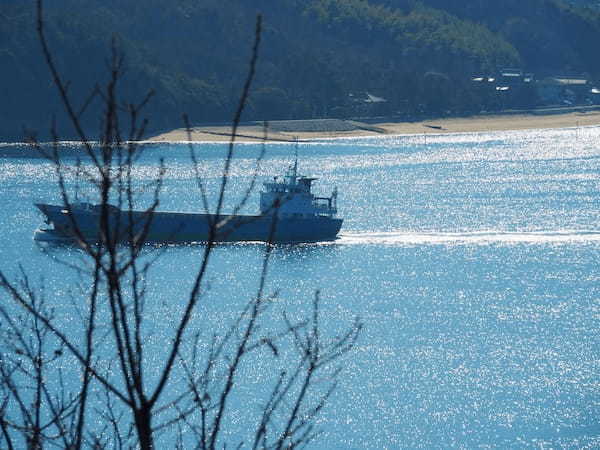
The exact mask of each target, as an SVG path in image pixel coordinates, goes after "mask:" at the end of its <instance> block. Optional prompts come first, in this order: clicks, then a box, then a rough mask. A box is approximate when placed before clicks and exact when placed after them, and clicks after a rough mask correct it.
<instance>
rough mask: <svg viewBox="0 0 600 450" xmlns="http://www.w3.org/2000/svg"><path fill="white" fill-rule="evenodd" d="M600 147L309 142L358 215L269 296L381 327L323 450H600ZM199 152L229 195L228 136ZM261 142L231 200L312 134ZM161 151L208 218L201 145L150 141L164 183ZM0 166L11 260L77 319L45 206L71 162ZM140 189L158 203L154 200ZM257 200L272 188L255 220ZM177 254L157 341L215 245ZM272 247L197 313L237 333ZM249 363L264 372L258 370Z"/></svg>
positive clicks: (320, 167) (287, 259) (333, 409)
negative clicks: (235, 325) (45, 227)
mask: <svg viewBox="0 0 600 450" xmlns="http://www.w3.org/2000/svg"><path fill="white" fill-rule="evenodd" d="M598 142H600V128H597V127H589V128H577V129H575V128H573V129H560V130H533V131H518V132H494V133H470V134H452V135H447V134H438V135H432V134H427V135H413V136H402V137H388V136H385V137H377V138H373V137H370V138H354V139H350V138H349V139H337V140H322V141H319V142H312V143H301V144H300V145H299V148H298V152H299V167H300V172H301V173H302V174H304V175H307V176H315V177H318V178H319V181H318V182H317V183H316V186H315V190H316V191H317V193H320V194H323V195H329V193H330V192H331V190H332V189H333V188H334V187H337V188H338V191H339V198H338V209H339V215H340V216H341V217H343V218H344V225H343V227H342V231H341V235H340V238H339V239H338V240H337V241H335V242H330V243H322V244H311V245H287V246H278V247H276V248H275V250H274V253H273V257H272V265H271V269H270V272H269V275H268V287H267V290H268V292H277V293H278V298H279V299H280V304H281V308H282V309H287V310H289V311H292V312H299V313H300V312H302V311H305V310H306V311H308V310H309V308H310V304H311V299H312V297H313V295H314V291H315V290H316V289H319V290H320V292H321V298H322V314H323V316H324V318H323V322H322V323H323V324H324V326H325V327H326V328H327V330H328V331H330V332H331V333H332V334H335V331H336V330H337V329H342V328H343V327H345V326H348V325H349V324H350V323H351V321H352V320H353V318H354V317H356V316H359V317H360V318H361V320H362V321H363V323H364V330H363V333H362V335H361V337H360V340H359V344H358V347H357V348H356V349H355V350H354V351H353V352H352V354H351V357H350V358H347V359H346V360H345V363H344V364H345V366H346V367H345V371H344V372H343V375H342V378H341V379H342V382H341V384H340V387H339V389H338V390H337V392H336V394H335V395H334V396H333V397H332V399H331V400H330V403H329V404H328V406H327V408H326V410H325V412H324V414H323V416H321V418H320V420H319V424H318V425H319V427H320V428H321V429H322V430H323V432H324V433H323V435H321V436H320V437H319V438H318V440H317V441H315V443H313V445H312V446H313V448H357V449H358V448H360V449H362V448H373V449H375V448H377V449H378V448H419V447H420V448H451V447H455V448H456V447H458V448H460V447H469V448H472V447H483V448H511V447H513V448H516V447H518V448H523V447H525V448H582V447H588V448H592V447H598V446H600V424H599V418H600V341H599V338H600V331H599V330H600V284H599V277H600V275H599V269H598V267H599V264H598V263H599V261H600V146H599V145H598ZM69 149H70V154H71V155H73V154H76V153H77V149H76V147H69ZM195 150H196V151H197V157H198V158H199V160H200V168H199V171H200V173H201V175H202V176H203V177H204V179H205V181H206V183H207V187H208V190H209V192H215V191H216V189H217V187H218V182H219V178H218V175H219V174H220V171H221V168H222V159H221V158H222V156H223V154H224V150H225V146H224V145H222V144H196V145H195ZM261 151H262V146H261V145H259V144H240V145H238V146H237V147H236V154H235V158H234V162H233V168H232V175H231V180H230V184H229V188H228V193H229V195H228V200H227V204H226V208H225V209H228V208H232V207H233V205H234V204H235V202H236V201H238V200H239V198H240V197H241V196H242V194H243V192H244V191H245V189H246V187H247V186H248V183H249V181H250V179H251V176H252V174H253V173H254V171H257V173H258V174H259V181H261V182H262V181H267V180H269V179H271V178H272V177H273V176H276V175H280V174H282V173H283V172H284V170H285V169H286V168H287V166H288V165H289V164H290V163H291V162H292V161H293V155H294V145H293V144H290V145H287V144H271V143H270V144H267V145H266V148H265V157H264V159H263V160H262V161H261V162H260V164H259V165H258V166H257V164H256V157H257V155H259V154H260V153H261ZM160 157H164V158H165V164H166V167H167V172H166V180H165V186H164V190H163V193H162V196H161V206H160V208H161V209H165V210H177V211H198V210H200V209H201V208H202V202H201V200H200V194H199V191H198V190H197V187H196V183H195V181H194V169H193V167H192V165H191V163H190V158H189V149H188V147H187V146H185V145H180V144H179V145H178V144H171V145H168V144H164V145H163V144H161V145H154V146H149V147H148V148H147V149H146V150H145V151H144V156H143V157H142V158H141V159H140V161H139V164H138V166H137V168H136V169H135V172H134V177H135V180H136V181H137V182H138V183H139V185H140V186H142V185H144V184H145V183H146V182H150V181H152V179H153V178H154V177H155V176H156V170H157V166H158V161H159V158H160ZM75 160H76V159H75V157H73V156H69V157H67V158H66V159H65V162H66V164H67V166H71V167H74V165H75ZM0 164H1V166H2V167H1V169H2V170H0V179H1V182H0V195H1V196H2V209H1V210H0V227H1V228H0V230H1V232H2V246H1V247H0V261H1V269H2V270H3V271H4V272H6V273H8V274H9V275H15V274H16V273H17V272H18V265H19V264H20V265H22V266H23V267H24V268H25V270H26V271H27V272H28V273H29V274H30V276H31V277H32V278H33V279H41V278H43V279H44V285H45V286H46V288H47V289H48V290H49V291H51V292H52V293H53V294H58V295H54V296H53V297H52V298H55V299H59V298H64V299H65V300H64V304H63V305H62V306H63V307H64V311H66V316H65V317H66V318H65V320H69V317H68V311H69V301H68V300H66V298H67V297H68V296H67V295H64V296H62V297H61V295H60V294H61V293H65V294H66V293H68V292H70V286H71V284H72V283H74V282H75V281H76V278H77V277H76V275H74V274H73V273H72V272H71V271H70V269H69V268H68V267H67V266H66V265H65V264H64V262H65V260H66V261H67V262H78V261H79V256H78V255H77V254H76V253H77V252H75V251H74V250H73V249H69V248H60V247H59V248H55V249H52V250H51V251H49V252H48V251H43V250H42V249H40V248H39V247H38V246H37V245H36V244H35V243H34V242H33V241H32V235H33V232H34V230H35V228H36V227H37V226H38V225H39V224H40V223H41V220H42V217H41V214H40V213H38V212H37V211H36V210H35V208H34V206H33V202H52V201H58V200H59V196H58V190H57V187H56V180H55V174H54V171H53V169H52V167H51V166H50V165H49V164H48V163H46V162H44V161H42V160H40V159H31V158H15V157H11V158H3V159H0ZM85 164H86V162H85V161H84V165H85ZM68 182H69V186H70V187H73V186H74V184H75V183H77V182H78V180H76V179H74V177H73V176H70V178H69V180H68ZM83 194H84V195H85V188H83ZM140 196H141V197H140V204H141V205H142V206H143V204H144V202H145V201H146V202H147V201H149V199H150V196H151V194H150V193H145V194H144V193H143V192H142V193H141V194H140ZM211 201H212V202H213V204H214V197H211ZM257 210H258V193H257V192H256V191H255V192H253V193H252V194H251V198H250V201H249V202H248V206H247V207H246V209H245V212H248V213H254V212H256V211H257ZM158 251H159V250H158V249H153V248H150V249H148V252H149V253H152V252H158ZM160 251H162V252H164V254H163V255H162V257H161V259H160V260H159V262H158V263H157V266H155V269H154V271H153V273H152V275H153V277H152V282H151V299H153V301H150V304H149V307H148V310H149V312H150V313H151V314H153V315H154V317H156V324H154V325H153V328H152V330H150V331H149V332H148V336H149V338H148V339H149V342H155V343H156V348H157V349H159V348H160V345H161V342H162V340H163V339H164V338H165V336H168V335H169V332H170V331H172V330H170V329H169V324H170V319H169V318H171V317H177V315H178V314H179V313H180V308H181V301H182V299H183V298H185V290H186V289H187V288H189V287H190V286H191V283H192V276H191V274H192V273H193V271H194V269H195V268H197V265H198V261H199V258H200V256H201V253H202V246H201V245H187V246H173V247H167V248H166V249H165V248H163V249H160ZM263 252H264V245H262V244H245V245H223V246H218V247H217V249H216V252H215V258H214V259H213V261H212V264H211V268H210V270H211V272H210V275H209V279H208V283H209V284H210V290H209V292H208V293H207V295H206V297H205V298H204V299H203V304H202V305H201V313H199V315H198V316H196V317H195V320H201V319H200V316H202V320H205V319H206V317H209V318H210V319H209V323H213V324H214V328H215V329H216V330H217V331H219V330H221V331H222V328H220V327H221V325H219V323H220V322H221V321H222V320H221V319H220V318H223V317H230V316H231V317H233V316H234V315H235V313H236V312H239V311H240V310H241V308H242V307H243V305H244V304H245V303H246V302H247V301H248V300H249V299H250V298H251V297H252V292H255V291H256V288H257V286H258V274H259V272H260V266H261V257H262V254H263ZM55 301H56V300H55ZM211 320H212V321H213V322H210V321H211ZM157 351H159V350H157ZM245 371H246V374H247V376H248V377H249V378H251V377H254V376H258V377H259V378H258V379H260V373H259V371H260V367H258V366H257V367H256V368H254V369H252V368H247V369H245ZM256 389H257V390H260V387H256ZM249 395H250V396H252V391H249ZM246 413H247V412H246Z"/></svg>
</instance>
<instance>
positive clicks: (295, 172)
mask: <svg viewBox="0 0 600 450" xmlns="http://www.w3.org/2000/svg"><path fill="white" fill-rule="evenodd" d="M297 175H298V136H296V145H295V146H294V177H296V176H297Z"/></svg>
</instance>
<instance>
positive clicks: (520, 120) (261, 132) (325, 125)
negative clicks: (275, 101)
mask: <svg viewBox="0 0 600 450" xmlns="http://www.w3.org/2000/svg"><path fill="white" fill-rule="evenodd" d="M593 125H600V109H598V110H587V111H571V112H567V113H544V112H537V111H536V112H530V113H513V114H495V115H491V114H490V115H487V114H486V115H475V116H470V117H459V118H442V119H431V120H424V121H418V122H391V121H382V122H377V123H371V122H369V123H364V122H360V121H353V120H342V119H314V120H285V121H272V122H269V123H268V129H267V130H266V131H267V136H268V140H269V141H294V140H295V139H298V140H314V139H327V138H343V137H359V136H385V135H404V134H424V133H473V132H485V131H508V130H523V129H545V128H569V127H579V126H593ZM264 136H265V129H264V126H263V125H262V124H258V123H256V124H250V125H248V124H245V125H243V126H240V127H239V128H238V130H237V138H236V140H237V141H240V142H256V141H260V140H262V139H263V138H264ZM230 138H231V127H230V126H202V127H194V128H193V129H192V133H191V139H192V141H203V142H224V141H228V140H229V139H230ZM187 140H188V133H187V131H186V130H185V129H177V130H173V131H169V132H167V133H162V134H159V135H157V136H153V137H150V138H149V139H147V141H150V142H180V141H187Z"/></svg>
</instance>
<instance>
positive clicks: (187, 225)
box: [36, 204, 342, 243]
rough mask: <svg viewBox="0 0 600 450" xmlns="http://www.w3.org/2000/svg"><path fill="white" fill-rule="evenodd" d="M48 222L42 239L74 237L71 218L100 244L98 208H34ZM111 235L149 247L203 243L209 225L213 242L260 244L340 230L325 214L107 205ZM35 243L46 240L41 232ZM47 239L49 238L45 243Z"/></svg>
mask: <svg viewBox="0 0 600 450" xmlns="http://www.w3.org/2000/svg"><path fill="white" fill-rule="evenodd" d="M36 206H37V207H38V208H39V209H40V211H42V213H44V215H45V216H46V217H47V218H48V222H49V223H51V224H53V225H54V229H53V230H48V231H47V233H49V234H47V235H46V236H47V237H48V236H50V237H52V238H53V239H52V240H54V238H57V239H68V238H75V237H76V236H75V232H74V231H73V220H74V221H75V223H76V224H77V228H78V229H79V230H80V232H81V234H82V235H83V238H84V239H85V240H86V241H89V242H97V241H99V240H100V234H99V233H100V208H99V207H97V206H93V205H86V207H85V208H83V207H82V208H80V207H78V206H74V207H73V217H72V218H70V217H69V215H68V214H67V212H66V211H65V210H64V208H63V207H61V206H56V205H46V204H37V205H36ZM107 217H108V218H109V219H108V220H109V223H110V227H109V229H110V232H111V234H112V235H113V236H115V234H116V240H118V241H131V240H132V239H134V240H135V239H139V237H140V236H141V237H142V239H143V241H144V242H148V243H180V242H206V241H208V240H209V239H210V229H211V225H212V224H218V225H217V227H216V231H215V234H214V236H213V241H214V242H240V241H262V242H274V243H293V242H317V241H329V240H334V239H335V238H336V236H337V234H338V232H339V231H340V228H341V226H342V219H336V218H333V217H328V216H308V217H297V216H296V217H277V218H275V216H273V215H262V216H261V215H259V216H249V215H236V216H227V215H221V216H215V215H211V214H193V213H179V212H155V213H154V214H152V215H148V214H146V213H144V212H138V211H133V212H132V213H131V214H129V213H127V212H121V211H119V210H118V209H117V208H114V207H110V213H109V214H108V216H107ZM36 239H38V240H45V239H44V233H43V232H42V233H36ZM48 240H50V239H48Z"/></svg>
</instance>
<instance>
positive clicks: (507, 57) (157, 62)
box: [0, 0, 600, 139]
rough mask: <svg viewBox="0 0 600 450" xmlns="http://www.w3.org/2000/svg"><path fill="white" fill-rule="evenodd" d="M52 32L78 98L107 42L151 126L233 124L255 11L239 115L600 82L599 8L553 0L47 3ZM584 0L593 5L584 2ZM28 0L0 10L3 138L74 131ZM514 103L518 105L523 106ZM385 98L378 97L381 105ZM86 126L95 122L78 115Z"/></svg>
mask: <svg viewBox="0 0 600 450" xmlns="http://www.w3.org/2000/svg"><path fill="white" fill-rule="evenodd" d="M46 3H47V5H46V16H47V20H46V22H47V27H48V34H49V37H50V42H51V45H52V48H53V49H54V52H55V55H56V60H57V62H58V64H59V66H60V67H61V69H62V70H63V72H64V73H65V74H66V76H67V78H68V79H69V80H70V81H71V86H70V90H71V91H72V93H73V94H75V95H77V96H80V97H81V98H82V101H83V97H84V93H85V92H88V91H89V90H90V89H91V88H92V87H93V86H94V84H95V83H96V82H97V81H102V80H103V79H105V78H106V71H105V68H106V64H105V62H106V59H107V57H108V54H109V51H108V48H109V43H110V39H111V37H112V36H113V35H116V36H117V37H118V42H119V45H120V47H121V48H122V49H123V50H124V52H125V54H126V56H127V76H126V78H125V79H124V80H123V84H122V88H123V93H124V94H125V96H126V97H127V98H128V99H129V100H131V101H134V100H139V99H140V98H141V97H142V96H143V94H144V92H146V90H148V89H150V88H153V89H155V90H156V91H157V95H156V97H155V98H154V99H153V100H152V102H151V103H150V105H149V106H148V108H147V110H146V113H147V115H148V116H149V117H151V122H150V130H151V131H157V130H165V129H169V128H175V127H180V126H181V113H182V112H187V113H188V114H189V116H190V118H191V120H192V121H193V122H194V123H205V122H224V121H228V120H229V119H230V118H231V115H232V112H233V110H234V108H235V105H236V101H237V97H238V95H239V92H240V89H241V86H242V83H243V77H244V76H245V70H246V67H247V63H248V58H249V53H250V48H251V44H252V39H253V28H254V21H255V17H256V14H257V13H259V12H260V13H262V14H263V15H264V33H263V36H262V39H263V44H262V47H261V53H260V61H259V72H258V76H257V79H256V82H255V84H254V87H253V92H252V99H251V100H252V101H251V104H250V105H249V108H248V110H247V112H246V116H245V119H247V120H263V119H290V118H314V117H342V116H352V115H354V116H356V115H372V114H394V115H398V114H400V115H403V116H406V117H410V116H411V115H419V114H420V115H422V114H431V115H435V114H448V113H450V114H460V113H464V112H476V111H479V110H481V109H482V108H486V109H493V108H495V107H498V108H499V107H507V106H530V105H527V104H526V103H527V102H532V101H533V100H531V99H530V98H528V97H527V96H520V98H521V100H520V101H521V103H523V104H522V105H519V104H515V105H512V104H508V105H507V104H506V102H504V103H498V102H496V103H494V102H493V101H490V98H489V96H490V93H489V92H488V91H484V90H482V89H481V87H480V86H477V85H475V84H474V83H473V82H472V81H471V80H472V78H473V77H474V76H477V75H480V74H486V75H487V74H493V73H495V72H497V71H498V70H500V69H502V68H504V67H518V68H522V69H524V70H525V71H529V72H532V73H536V74H545V73H550V72H556V73H570V74H572V73H577V74H586V76H587V77H589V78H590V79H591V80H597V79H598V78H599V77H600V60H599V58H598V56H597V53H598V52H597V43H598V42H600V14H599V13H598V8H597V7H595V6H594V5H595V3H596V2H593V1H589V2H582V1H579V2H577V6H574V5H573V2H570V3H567V2H563V1H559V0H502V1H501V2H500V1H491V0H472V1H469V2H454V1H452V2H449V1H447V0H423V1H412V0H253V1H251V2H249V1H247V0H219V1H217V0H173V1H171V2H164V1H158V0H146V1H143V2H142V1H139V0H52V1H47V2H46ZM585 3H588V4H589V5H585ZM39 47H40V46H39V43H38V42H37V37H36V33H35V23H34V5H33V2H30V1H24V0H3V1H2V2H1V3H0V67H1V68H2V70H1V71H0V80H1V83H0V86H1V87H0V89H1V91H0V138H2V139H19V138H20V137H21V136H22V130H23V126H26V127H28V128H33V129H36V130H38V131H39V132H40V134H41V135H42V136H44V135H47V131H48V129H49V127H50V123H51V120H52V117H53V116H55V117H56V119H57V122H58V123H59V125H60V126H59V131H60V133H61V135H63V136H69V135H71V134H72V133H71V131H70V130H69V128H68V127H66V126H65V124H66V123H67V122H66V120H65V118H64V114H63V112H62V108H61V107H60V105H59V103H58V98H57V95H56V93H55V90H54V89H53V88H52V86H51V83H50V78H49V74H48V71H47V69H46V67H45V66H44V64H43V62H42V58H41V53H40V48H39ZM518 98H519V97H514V99H513V100H511V101H513V102H517V103H519V100H518ZM384 100H385V101H384ZM85 125H86V127H88V128H89V129H95V128H96V127H97V125H98V124H97V123H96V118H95V116H94V115H92V114H89V116H86V118H85Z"/></svg>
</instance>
